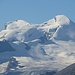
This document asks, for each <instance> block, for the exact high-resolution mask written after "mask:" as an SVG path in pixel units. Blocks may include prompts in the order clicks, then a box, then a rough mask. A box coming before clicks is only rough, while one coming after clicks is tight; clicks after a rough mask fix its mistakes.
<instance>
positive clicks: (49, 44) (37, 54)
mask: <svg viewBox="0 0 75 75" xmlns="http://www.w3.org/2000/svg"><path fill="white" fill-rule="evenodd" d="M62 61H63V62H62ZM74 62H75V23H73V22H72V21H71V20H70V19H68V18H67V17H66V16H64V15H58V16H56V17H55V18H53V19H51V20H49V21H46V22H44V23H42V24H30V23H28V22H26V21H23V20H17V21H14V22H8V23H6V24H5V28H4V29H3V30H1V31H0V67H1V68H0V75H1V74H2V75H12V74H18V75H41V74H44V73H45V74H47V73H49V74H53V73H55V72H56V71H59V70H61V69H63V68H64V67H66V66H68V65H69V64H72V63H74Z"/></svg>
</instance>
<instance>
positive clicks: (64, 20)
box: [55, 15, 70, 25]
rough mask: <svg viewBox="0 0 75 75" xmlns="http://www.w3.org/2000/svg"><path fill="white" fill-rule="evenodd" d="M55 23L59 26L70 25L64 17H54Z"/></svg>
mask: <svg viewBox="0 0 75 75" xmlns="http://www.w3.org/2000/svg"><path fill="white" fill-rule="evenodd" d="M55 21H56V22H58V24H60V25H65V24H66V25H68V24H69V23H70V20H69V19H68V18H67V17H66V16H65V15H57V16H55Z"/></svg>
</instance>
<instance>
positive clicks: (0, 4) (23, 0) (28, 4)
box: [0, 0, 75, 29]
mask: <svg viewBox="0 0 75 75" xmlns="http://www.w3.org/2000/svg"><path fill="white" fill-rule="evenodd" d="M61 14H63V15H66V16H67V17H68V18H70V19H71V20H72V21H74V22H75V0H0V29H1V28H3V26H4V24H5V23H6V22H9V21H14V20H18V19H22V20H25V21H27V22H29V23H42V22H44V21H47V20H49V19H51V18H53V17H54V16H56V15H61Z"/></svg>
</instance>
